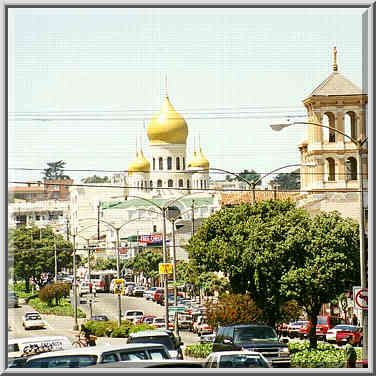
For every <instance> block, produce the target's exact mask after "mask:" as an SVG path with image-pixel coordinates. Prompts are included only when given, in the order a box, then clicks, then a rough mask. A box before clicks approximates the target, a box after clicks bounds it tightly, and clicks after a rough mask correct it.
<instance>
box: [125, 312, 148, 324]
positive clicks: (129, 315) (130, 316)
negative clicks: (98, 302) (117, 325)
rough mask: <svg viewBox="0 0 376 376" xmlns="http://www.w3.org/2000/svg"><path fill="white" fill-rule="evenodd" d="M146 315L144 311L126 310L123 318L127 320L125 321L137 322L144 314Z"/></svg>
mask: <svg viewBox="0 0 376 376" xmlns="http://www.w3.org/2000/svg"><path fill="white" fill-rule="evenodd" d="M143 315H144V311H140V310H136V311H135V310H128V311H125V313H124V315H123V317H122V320H125V321H132V322H134V323H135V322H137V321H138V320H140V319H141V318H142V316H143Z"/></svg>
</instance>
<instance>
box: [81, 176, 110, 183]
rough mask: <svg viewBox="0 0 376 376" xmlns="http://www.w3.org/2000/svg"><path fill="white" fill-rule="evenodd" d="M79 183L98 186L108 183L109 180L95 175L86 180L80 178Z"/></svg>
mask: <svg viewBox="0 0 376 376" xmlns="http://www.w3.org/2000/svg"><path fill="white" fill-rule="evenodd" d="M81 182H82V183H84V184H100V183H110V182H111V180H110V179H109V177H108V176H103V177H100V176H97V175H93V176H88V177H86V178H82V179H81Z"/></svg>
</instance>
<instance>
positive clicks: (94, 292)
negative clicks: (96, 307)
mask: <svg viewBox="0 0 376 376" xmlns="http://www.w3.org/2000/svg"><path fill="white" fill-rule="evenodd" d="M93 294H94V298H95V297H96V296H97V288H96V287H95V283H93Z"/></svg>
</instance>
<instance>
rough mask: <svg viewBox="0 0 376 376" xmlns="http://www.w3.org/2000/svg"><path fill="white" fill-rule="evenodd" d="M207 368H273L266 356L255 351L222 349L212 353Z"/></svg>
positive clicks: (205, 365)
mask: <svg viewBox="0 0 376 376" xmlns="http://www.w3.org/2000/svg"><path fill="white" fill-rule="evenodd" d="M204 367H205V368H271V365H270V363H269V362H268V361H267V360H266V359H265V357H264V356H263V355H262V354H261V353H259V352H254V351H247V352H245V351H220V352H214V353H211V354H210V355H209V356H208V357H207V358H206V360H205V364H204Z"/></svg>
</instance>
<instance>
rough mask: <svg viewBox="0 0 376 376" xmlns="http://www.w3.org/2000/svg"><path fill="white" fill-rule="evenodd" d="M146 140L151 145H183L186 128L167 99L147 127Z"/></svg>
mask: <svg viewBox="0 0 376 376" xmlns="http://www.w3.org/2000/svg"><path fill="white" fill-rule="evenodd" d="M147 134H148V138H149V141H150V143H151V144H161V143H162V144H185V143H186V140H187V136H188V127H187V123H186V121H185V120H184V118H183V117H182V116H181V115H180V114H179V113H178V112H176V111H175V109H174V107H172V104H171V102H170V100H169V99H168V97H166V98H165V100H164V102H163V103H162V106H161V109H160V111H159V112H158V113H157V114H155V115H154V116H153V117H152V118H151V120H150V122H149V125H148V130H147Z"/></svg>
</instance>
